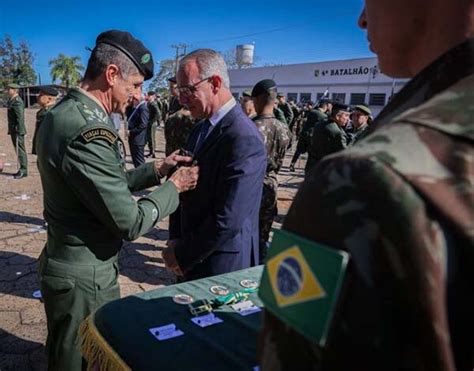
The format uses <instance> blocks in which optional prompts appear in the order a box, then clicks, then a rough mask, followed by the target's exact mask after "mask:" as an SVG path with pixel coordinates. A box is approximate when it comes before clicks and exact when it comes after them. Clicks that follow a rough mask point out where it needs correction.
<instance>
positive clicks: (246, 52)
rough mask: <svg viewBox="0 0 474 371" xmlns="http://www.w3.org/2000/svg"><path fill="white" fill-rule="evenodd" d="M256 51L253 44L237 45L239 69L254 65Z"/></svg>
mask: <svg viewBox="0 0 474 371" xmlns="http://www.w3.org/2000/svg"><path fill="white" fill-rule="evenodd" d="M254 51H255V45H253V44H243V45H237V48H236V59H237V65H238V66H239V69H240V68H242V67H248V66H251V65H252V64H253V55H254Z"/></svg>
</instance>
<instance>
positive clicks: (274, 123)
mask: <svg viewBox="0 0 474 371" xmlns="http://www.w3.org/2000/svg"><path fill="white" fill-rule="evenodd" d="M276 95H277V86H276V84H275V81H273V80H262V81H260V82H258V83H257V84H256V85H255V86H254V88H253V89H252V99H253V102H254V106H255V111H256V113H257V116H255V117H254V118H253V121H254V122H255V124H256V125H257V128H258V130H259V131H260V133H261V134H262V137H263V142H264V143H265V147H266V150H267V169H266V172H265V178H264V180H263V193H262V203H261V206H260V214H259V237H260V238H259V264H263V262H264V260H265V256H266V253H267V242H268V238H269V236H270V231H271V228H272V224H273V219H274V218H275V215H277V212H278V209H277V189H278V180H277V174H278V172H279V171H280V168H281V166H282V164H283V159H284V158H285V152H286V148H287V146H288V143H289V141H290V137H289V129H288V127H287V126H286V125H285V124H283V123H282V122H280V121H278V120H277V119H276V118H275V116H274V115H273V108H274V104H275V100H276Z"/></svg>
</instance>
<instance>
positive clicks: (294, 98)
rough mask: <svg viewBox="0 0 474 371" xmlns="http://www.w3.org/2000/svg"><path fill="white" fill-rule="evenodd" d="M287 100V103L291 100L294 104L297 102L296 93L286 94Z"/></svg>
mask: <svg viewBox="0 0 474 371" xmlns="http://www.w3.org/2000/svg"><path fill="white" fill-rule="evenodd" d="M287 99H288V102H289V101H290V100H292V101H294V102H298V93H288V94H287Z"/></svg>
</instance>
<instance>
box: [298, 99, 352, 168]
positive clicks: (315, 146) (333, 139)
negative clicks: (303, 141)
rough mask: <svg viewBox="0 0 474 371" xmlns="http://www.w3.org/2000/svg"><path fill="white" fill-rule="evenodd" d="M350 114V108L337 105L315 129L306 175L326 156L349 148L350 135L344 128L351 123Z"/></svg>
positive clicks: (309, 149)
mask: <svg viewBox="0 0 474 371" xmlns="http://www.w3.org/2000/svg"><path fill="white" fill-rule="evenodd" d="M350 114H351V107H350V106H347V105H345V104H340V103H335V104H334V105H333V107H332V111H331V115H330V117H329V118H328V119H327V120H325V121H323V122H319V123H317V124H316V125H315V126H314V127H313V134H312V136H311V142H310V144H309V146H308V161H307V162H306V168H305V174H308V172H309V170H310V169H311V168H312V167H313V166H314V165H316V164H317V163H318V162H319V161H320V160H321V159H322V158H323V157H324V156H327V155H330V154H331V153H335V152H338V151H341V150H343V149H345V148H347V145H348V135H347V134H346V132H345V131H344V127H345V126H346V125H347V123H348V122H349V116H350Z"/></svg>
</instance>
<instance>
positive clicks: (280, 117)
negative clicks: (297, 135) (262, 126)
mask: <svg viewBox="0 0 474 371" xmlns="http://www.w3.org/2000/svg"><path fill="white" fill-rule="evenodd" d="M273 115H275V118H276V119H277V120H278V121H280V122H283V123H284V124H285V125H288V122H287V121H286V117H285V114H284V113H283V111H282V110H281V109H279V108H278V107H275V108H274V109H273Z"/></svg>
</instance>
